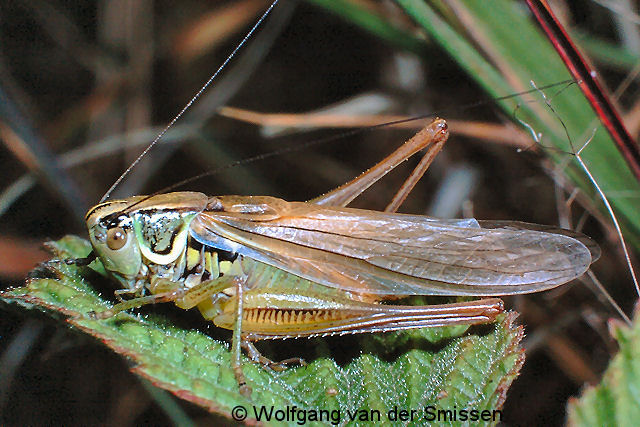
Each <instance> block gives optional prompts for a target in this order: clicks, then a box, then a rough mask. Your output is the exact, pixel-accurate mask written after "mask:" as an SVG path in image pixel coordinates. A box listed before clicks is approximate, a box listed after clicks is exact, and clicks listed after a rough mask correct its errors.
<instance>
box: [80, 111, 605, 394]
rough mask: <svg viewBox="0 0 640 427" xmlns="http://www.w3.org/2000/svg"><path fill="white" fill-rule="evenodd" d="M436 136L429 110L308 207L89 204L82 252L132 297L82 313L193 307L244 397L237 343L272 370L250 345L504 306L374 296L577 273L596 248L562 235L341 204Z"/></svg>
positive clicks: (436, 141) (166, 197)
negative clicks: (220, 344)
mask: <svg viewBox="0 0 640 427" xmlns="http://www.w3.org/2000/svg"><path fill="white" fill-rule="evenodd" d="M447 137H448V129H447V124H446V122H445V121H444V120H442V119H435V120H434V121H433V122H432V123H431V124H429V125H428V126H426V127H425V128H424V129H423V130H422V131H420V132H419V133H418V134H416V135H415V136H414V137H413V138H412V139H410V140H409V141H407V142H406V143H405V144H404V145H402V146H401V147H400V148H398V149H397V150H396V151H395V152H393V153H392V154H391V155H390V156H388V157H387V158H385V159H384V160H382V161H381V162H380V163H378V164H377V165H375V166H374V167H373V168H371V169H369V170H368V171H366V172H365V173H363V174H362V175H360V176H359V177H357V178H356V179H354V180H352V181H350V182H348V183H347V184H344V185H343V186H341V187H338V188H337V189H335V190H333V191H331V192H329V193H327V194H325V195H323V196H320V197H317V198H315V199H313V200H311V201H309V202H287V201H284V200H282V199H278V198H275V197H268V196H211V197H210V196H206V195H204V194H202V193H194V192H176V193H166V194H159V195H154V196H135V197H131V198H128V199H124V200H112V201H107V202H104V203H101V204H98V205H97V206H95V207H93V208H92V209H90V210H89V212H88V213H87V216H86V220H87V227H88V230H89V237H90V240H91V244H92V246H93V254H94V256H97V257H98V258H100V260H101V261H102V263H103V264H104V266H105V268H106V269H107V271H109V272H110V274H111V275H112V276H113V277H114V278H115V279H117V280H118V281H119V282H120V284H121V285H122V289H120V290H118V291H116V293H117V295H118V296H122V295H125V294H126V295H130V296H132V297H133V298H132V299H129V300H127V301H123V302H121V303H119V304H116V305H115V306H114V307H113V308H112V309H109V310H106V311H104V312H100V313H93V316H95V317H98V318H108V317H111V316H113V315H115V314H116V313H117V312H119V311H122V310H127V309H129V308H133V307H139V306H142V305H146V304H151V303H158V302H170V301H172V302H174V303H175V304H176V305H177V306H178V307H180V308H183V309H190V308H193V307H197V308H198V309H199V310H200V312H201V313H202V315H203V316H204V317H205V318H206V319H208V320H212V321H213V322H214V324H215V325H217V326H219V327H222V328H226V329H230V330H232V331H233V338H232V360H233V369H234V373H235V375H236V379H237V381H238V384H239V386H240V390H241V392H242V393H243V394H244V395H250V393H251V391H250V388H249V387H248V386H247V384H246V382H245V379H244V376H243V374H242V368H241V359H240V355H241V347H244V348H245V349H246V350H247V352H248V354H249V356H250V357H251V358H252V359H253V360H254V361H256V362H262V363H263V364H267V365H269V366H273V367H276V366H278V365H277V364H272V363H271V362H270V361H269V360H268V359H266V358H264V357H262V356H261V355H260V353H259V352H258V351H257V349H255V347H254V346H253V345H252V344H251V342H252V341H256V340H263V339H284V338H293V337H312V336H324V335H334V334H353V333H365V332H385V331H395V330H404V329H411V328H422V327H430V326H443V325H453V324H478V323H488V322H492V321H493V320H494V319H495V318H496V316H497V315H498V314H500V313H501V312H502V311H503V303H502V301H501V300H500V299H498V298H486V299H480V300H475V301H469V302H463V303H452V304H442V305H429V306H403V305H391V304H390V305H386V304H381V302H383V301H389V300H394V299H398V298H401V297H406V296H411V295H442V296H482V297H489V296H499V295H509V294H523V293H531V292H537V291H541V290H545V289H550V288H553V287H556V286H558V285H561V284H563V283H566V282H569V281H571V280H573V279H575V278H577V277H579V276H581V275H582V274H583V273H584V272H586V271H587V269H588V268H589V266H590V264H591V263H592V262H594V261H595V260H596V259H597V258H598V256H599V254H598V248H597V246H596V245H595V244H593V243H592V242H591V241H590V240H589V239H588V238H587V237H584V236H582V235H580V234H578V233H573V232H570V231H567V230H559V229H552V228H549V231H544V230H545V227H544V226H536V225H530V224H524V223H518V222H506V221H503V222H499V223H495V224H492V223H489V222H486V223H482V226H481V223H479V222H478V221H476V220H474V219H460V220H441V219H436V218H430V217H426V216H418V215H407V214H398V213H394V212H393V211H395V209H396V208H397V203H392V204H391V205H390V207H389V209H388V212H377V211H370V210H363V209H354V208H348V207H347V205H348V204H349V203H350V202H351V201H352V200H353V199H355V198H356V197H357V196H358V195H360V194H361V193H362V192H363V191H365V190H366V189H367V188H368V187H369V186H371V185H372V184H373V183H375V182H376V181H377V180H379V179H380V178H381V177H382V176H384V175H385V174H386V173H387V172H389V171H390V170H392V169H393V168H394V167H395V166H397V165H398V164H400V163H401V162H402V161H404V160H406V159H407V158H408V157H410V156H411V155H413V154H415V153H417V152H418V151H420V150H421V149H423V148H425V147H428V151H427V153H426V155H425V157H424V159H426V160H425V161H424V162H423V163H421V165H422V166H421V165H419V166H418V168H417V170H418V169H419V172H418V177H419V175H420V174H421V173H423V172H424V170H425V169H426V167H427V166H428V164H429V163H430V161H431V160H432V159H433V157H434V156H435V154H437V152H438V151H439V150H440V148H441V147H442V145H443V144H444V142H445V141H446V139H447ZM420 168H421V169H420ZM412 179H415V178H411V177H410V179H409V181H411V180H412ZM408 187H410V185H409V186H408ZM406 191H410V188H405V189H401V191H400V194H403V193H404V192H406Z"/></svg>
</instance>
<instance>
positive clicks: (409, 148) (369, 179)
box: [310, 118, 449, 212]
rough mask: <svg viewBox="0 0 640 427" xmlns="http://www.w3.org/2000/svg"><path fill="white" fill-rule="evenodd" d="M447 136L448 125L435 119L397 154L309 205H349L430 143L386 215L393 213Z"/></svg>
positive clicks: (397, 151) (311, 201)
mask: <svg viewBox="0 0 640 427" xmlns="http://www.w3.org/2000/svg"><path fill="white" fill-rule="evenodd" d="M448 137H449V131H448V128H447V122H446V121H444V120H443V119H440V118H436V119H434V120H433V121H432V122H431V123H430V124H429V125H427V126H426V127H424V128H423V129H422V130H421V131H420V132H418V133H417V134H415V135H414V136H413V137H412V138H411V139H409V140H408V141H407V142H405V143H404V144H402V146H400V147H399V148H398V149H396V151H394V152H393V153H391V154H390V155H389V156H387V157H386V158H384V159H383V160H382V161H381V162H379V163H378V164H376V165H375V166H373V167H372V168H371V169H369V170H367V171H366V172H364V173H363V174H361V175H360V176H358V177H357V178H355V179H353V180H351V181H349V182H348V183H346V184H343V185H341V186H340V187H338V188H336V189H334V190H332V191H330V192H328V193H326V194H324V195H322V196H319V197H316V198H315V199H312V200H310V203H315V204H317V205H325V206H347V205H348V204H349V203H351V202H352V201H353V200H354V199H355V198H356V197H358V196H359V195H360V194H362V193H363V192H364V191H365V190H366V189H367V188H369V187H370V186H371V185H373V184H374V183H376V182H377V181H378V180H379V179H381V178H382V177H383V176H385V175H386V174H387V173H389V172H390V171H392V170H393V169H394V168H395V167H396V166H398V165H399V164H400V163H402V162H404V161H405V160H407V159H408V158H409V157H411V156H413V155H414V154H416V153H417V152H418V151H420V150H422V149H423V148H425V147H428V146H429V145H430V144H431V147H429V149H428V151H427V153H426V154H425V156H424V158H423V159H422V160H421V162H420V164H419V165H418V166H417V167H416V169H415V170H414V172H413V173H412V174H411V176H410V177H409V178H408V179H407V181H406V182H405V184H404V185H403V186H402V188H401V189H400V191H399V192H398V194H396V197H394V201H392V202H391V204H390V205H389V206H388V207H387V210H386V211H387V212H394V211H395V210H397V208H398V206H399V205H400V204H401V203H402V201H404V199H405V198H406V196H407V195H408V194H409V192H411V189H413V186H414V185H415V183H416V182H417V181H418V180H419V179H420V177H421V176H422V175H423V174H424V172H425V171H426V170H427V168H428V167H429V164H431V161H432V160H433V158H434V157H435V156H436V154H437V153H438V152H439V151H440V149H441V148H442V146H443V145H444V143H445V141H446V140H447V138H448Z"/></svg>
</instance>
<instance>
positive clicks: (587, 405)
mask: <svg viewBox="0 0 640 427" xmlns="http://www.w3.org/2000/svg"><path fill="white" fill-rule="evenodd" d="M609 329H610V330H611V332H612V335H613V336H614V338H615V339H616V340H617V341H618V344H619V345H620V351H619V352H618V354H617V355H616V356H615V357H614V358H613V359H612V360H611V363H610V364H609V367H608V368H607V370H606V372H605V373H604V376H603V378H602V381H601V382H600V384H598V385H597V386H592V387H588V388H587V389H586V390H584V392H583V393H582V397H580V398H579V399H575V398H574V399H571V400H570V401H569V404H568V414H569V424H570V425H576V426H595V425H598V426H630V427H631V426H636V425H638V420H640V310H639V308H636V312H635V319H634V321H633V325H632V327H628V326H627V325H626V324H624V323H622V322H619V321H611V323H610V328H609Z"/></svg>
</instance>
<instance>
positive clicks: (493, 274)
mask: <svg viewBox="0 0 640 427" xmlns="http://www.w3.org/2000/svg"><path fill="white" fill-rule="evenodd" d="M515 224H516V226H515V227H509V226H508V225H509V224H505V225H506V227H502V228H492V229H486V228H481V227H480V226H479V225H478V223H477V222H476V221H475V220H440V219H434V218H429V217H425V216H417V215H405V214H391V213H383V212H376V211H368V210H362V209H353V208H342V207H329V206H317V205H314V204H311V203H303V202H286V201H284V200H281V199H276V198H272V197H239V196H226V197H216V198H212V199H211V202H210V203H209V206H208V208H207V209H206V210H205V211H204V212H202V213H200V214H199V215H198V217H197V218H196V219H195V220H194V221H193V223H192V234H193V235H194V237H195V238H196V239H198V240H200V241H202V242H203V243H210V244H213V245H215V244H216V242H215V240H216V239H217V241H218V243H219V241H220V239H223V240H225V241H227V243H228V242H229V241H230V242H234V243H235V245H233V249H234V250H236V251H237V252H239V253H240V254H242V255H244V256H248V257H251V258H254V259H257V260H258V261H262V262H265V263H267V264H270V265H273V266H275V267H278V268H282V269H284V270H285V271H288V272H290V273H292V274H295V275H298V276H301V277H304V278H307V279H309V280H313V281H316V282H319V283H322V284H324V285H326V286H332V287H338V288H341V289H345V290H350V291H354V292H367V293H371V294H381V295H384V294H387V295H415V294H421V295H478V296H485V295H507V294H518V293H528V292H534V291H539V290H543V289H548V288H552V287H555V286H558V285H560V284H562V283H566V282H568V281H570V280H572V279H574V278H577V277H579V276H580V275H582V274H583V273H584V272H585V271H586V270H587V269H588V267H589V265H590V264H591V262H592V255H591V253H590V251H589V249H588V248H587V247H586V246H585V245H584V244H583V243H582V242H580V241H579V240H577V239H575V238H572V237H569V236H566V235H563V234H554V233H547V232H541V231H536V230H530V229H526V228H522V227H517V224H518V223H515Z"/></svg>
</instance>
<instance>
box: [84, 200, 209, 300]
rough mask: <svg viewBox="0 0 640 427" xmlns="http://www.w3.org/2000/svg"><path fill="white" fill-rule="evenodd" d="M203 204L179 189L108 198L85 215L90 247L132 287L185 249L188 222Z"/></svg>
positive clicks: (125, 286) (109, 268) (128, 286)
mask: <svg viewBox="0 0 640 427" xmlns="http://www.w3.org/2000/svg"><path fill="white" fill-rule="evenodd" d="M206 204H207V197H206V196H205V195H204V194H201V193H192V192H179V193H167V194H160V195H156V196H152V197H147V196H135V197H130V198H128V199H122V200H110V201H107V202H104V203H100V204H99V205H96V206H94V207H93V208H91V209H90V210H89V211H88V212H87V215H86V217H85V220H86V222H87V229H88V231H89V239H90V241H91V245H92V246H93V251H94V252H95V254H96V256H97V257H98V258H100V261H101V262H102V264H103V265H104V267H105V269H106V270H107V271H108V272H109V273H110V274H111V275H112V276H113V277H115V278H116V279H117V280H118V281H119V282H120V283H122V285H124V288H125V289H131V290H134V289H136V282H137V281H138V280H139V279H143V278H144V276H146V274H147V273H148V271H149V268H148V267H150V266H151V265H158V266H167V267H170V266H171V264H172V263H174V262H175V261H176V260H177V259H178V258H179V257H180V255H181V254H183V253H184V252H185V250H186V245H187V237H188V234H189V225H190V223H191V221H192V220H193V218H194V217H195V216H196V215H197V214H198V213H199V212H201V211H202V210H203V209H204V208H205V206H206Z"/></svg>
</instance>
